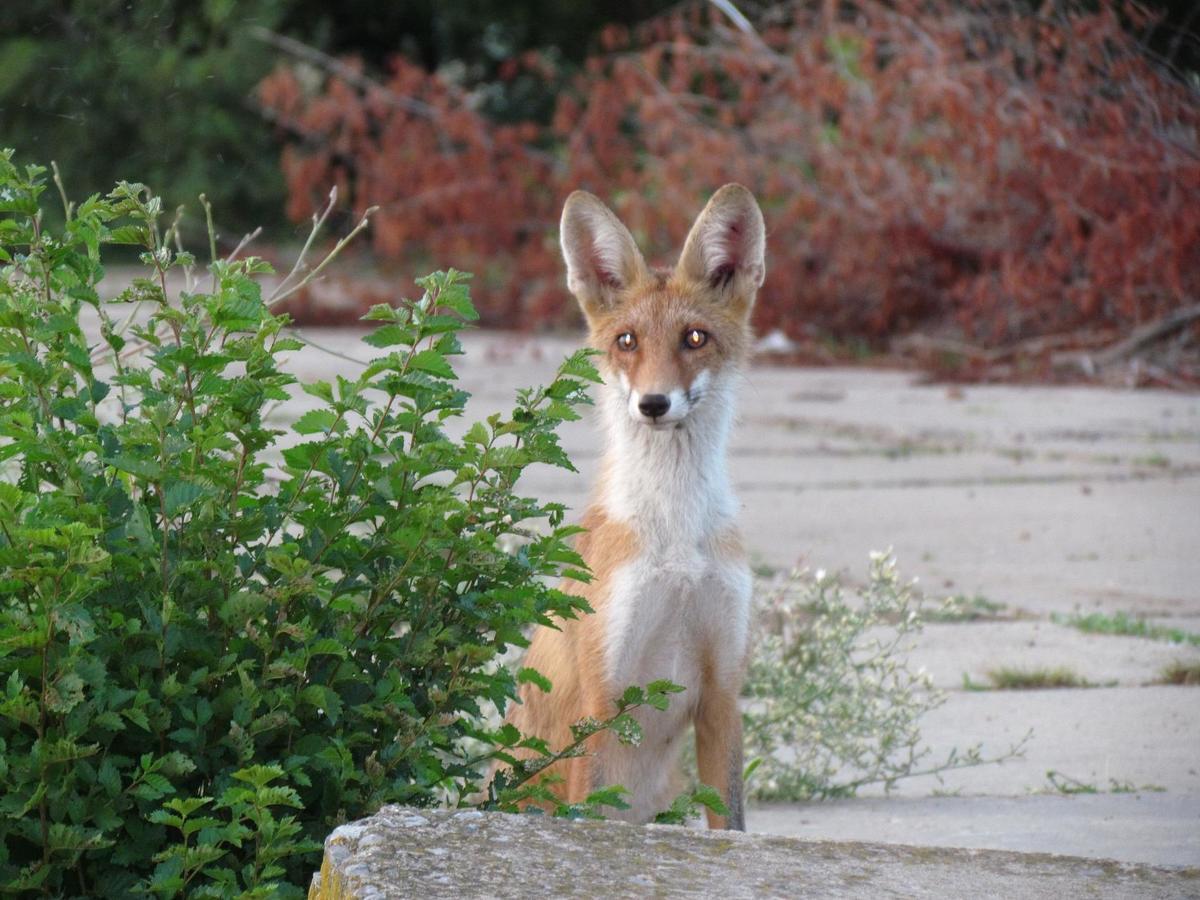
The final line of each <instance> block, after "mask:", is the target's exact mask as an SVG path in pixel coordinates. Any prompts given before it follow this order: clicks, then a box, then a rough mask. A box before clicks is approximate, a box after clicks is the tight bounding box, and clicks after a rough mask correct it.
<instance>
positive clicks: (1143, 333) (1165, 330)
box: [1092, 303, 1200, 369]
mask: <svg viewBox="0 0 1200 900" xmlns="http://www.w3.org/2000/svg"><path fill="white" fill-rule="evenodd" d="M1197 319H1200V303H1196V304H1193V305H1192V306H1185V307H1183V308H1182V309H1177V310H1175V311H1174V312H1171V313H1168V314H1167V315H1165V316H1163V317H1162V318H1161V319H1156V320H1155V321H1153V322H1147V323H1146V324H1145V325H1141V326H1139V327H1137V328H1135V329H1134V330H1133V333H1132V334H1131V335H1129V337H1127V338H1125V340H1123V341H1118V342H1117V343H1116V344H1113V345H1112V346H1111V347H1109V348H1108V349H1107V350H1102V351H1101V352H1099V353H1097V354H1096V355H1095V356H1093V357H1092V362H1093V363H1094V364H1095V365H1096V366H1097V367H1098V368H1101V369H1103V368H1105V367H1106V366H1111V365H1112V364H1113V363H1118V362H1121V361H1123V360H1126V359H1128V358H1129V357H1131V356H1133V355H1134V354H1135V353H1137V352H1138V351H1139V350H1141V349H1142V348H1143V347H1145V346H1146V345H1148V344H1153V343H1154V342H1155V341H1157V340H1161V339H1162V338H1164V337H1166V336H1167V335H1169V334H1173V333H1174V332H1176V331H1178V330H1179V329H1181V328H1183V327H1184V326H1186V325H1189V324H1191V323H1192V322H1194V321H1196V320H1197Z"/></svg>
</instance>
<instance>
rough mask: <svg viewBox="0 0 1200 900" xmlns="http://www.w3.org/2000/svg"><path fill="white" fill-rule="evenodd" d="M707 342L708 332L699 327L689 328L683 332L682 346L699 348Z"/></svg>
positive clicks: (693, 348)
mask: <svg viewBox="0 0 1200 900" xmlns="http://www.w3.org/2000/svg"><path fill="white" fill-rule="evenodd" d="M707 343H708V332H707V331H701V330H700V329H699V328H689V329H688V330H687V331H685V332H684V333H683V346H685V347H687V348H688V349H689V350H699V349H700V348H701V347H703V346H704V345H705V344H707Z"/></svg>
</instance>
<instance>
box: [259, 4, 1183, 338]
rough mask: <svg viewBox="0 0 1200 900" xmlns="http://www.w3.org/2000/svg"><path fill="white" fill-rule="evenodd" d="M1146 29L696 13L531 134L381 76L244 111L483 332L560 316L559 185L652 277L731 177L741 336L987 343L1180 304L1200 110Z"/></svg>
mask: <svg viewBox="0 0 1200 900" xmlns="http://www.w3.org/2000/svg"><path fill="white" fill-rule="evenodd" d="M1147 18H1148V14H1147V13H1145V12H1144V11H1143V10H1142V9H1141V8H1139V7H1137V6H1134V5H1130V4H1125V3H1120V4H1118V3H1115V2H1111V0H1101V2H1099V3H1095V2H1089V3H1088V4H1086V6H1085V5H1084V4H1081V3H1073V2H1066V3H1058V4H1047V5H1046V6H1045V7H1044V8H1043V10H1042V11H1041V12H1039V13H1037V14H1022V13H1020V12H1019V11H1017V9H1016V8H1015V7H1014V6H1013V5H1010V4H1007V3H997V2H990V0H988V2H984V0H974V2H966V3H964V2H960V0H897V2H894V3H888V4H883V3H875V2H868V0H848V2H845V0H844V2H833V0H827V2H824V3H822V4H814V3H798V4H790V5H784V6H779V7H773V8H772V10H771V11H770V12H769V13H768V14H767V15H766V16H765V17H764V18H763V19H761V20H760V21H758V22H757V23H756V29H757V30H756V31H755V32H743V31H740V30H738V29H737V28H735V27H734V26H733V25H732V24H731V22H730V21H729V20H728V19H726V18H725V17H724V16H723V14H722V13H721V12H719V11H718V10H717V9H716V8H715V7H714V6H710V5H708V4H704V3H698V4H696V5H693V6H685V7H680V8H678V9H677V10H676V11H675V12H673V13H671V14H669V15H667V16H664V17H661V18H658V19H655V20H652V21H651V22H649V23H647V24H645V25H644V26H642V27H640V28H638V29H637V30H636V31H634V32H632V33H625V32H622V31H620V30H618V29H615V28H614V29H610V30H609V31H608V32H606V33H605V34H604V35H603V40H602V48H603V49H602V52H600V53H598V54H597V55H595V56H593V57H592V58H591V59H589V60H588V62H587V64H586V67H585V71H584V73H583V74H582V75H581V76H580V77H579V78H578V80H577V81H576V83H575V84H574V86H573V88H572V89H571V90H570V91H567V92H564V93H562V94H561V95H560V96H559V100H558V106H557V110H556V112H555V114H554V118H553V121H552V122H551V123H550V124H549V125H538V124H535V123H522V124H518V125H497V124H494V123H493V122H491V121H489V120H488V119H487V118H485V117H484V116H483V115H481V114H480V113H478V112H476V111H475V109H474V106H473V98H472V97H471V95H470V94H468V93H464V92H463V91H462V90H460V89H458V88H456V87H455V86H454V85H452V84H450V83H447V82H446V81H445V80H444V79H442V78H440V77H439V76H438V75H437V74H430V73H428V72H425V71H424V70H422V69H420V68H418V67H416V66H414V65H412V64H411V63H408V62H406V61H404V60H403V59H397V60H395V62H394V64H393V69H392V73H391V76H390V78H389V79H388V80H387V81H386V83H378V82H371V81H368V80H367V79H365V78H362V77H354V78H351V79H347V78H345V77H342V76H339V75H336V74H332V73H330V72H327V73H325V74H324V75H323V76H322V77H321V78H320V79H319V80H318V81H316V82H314V81H313V80H312V79H311V78H310V79H309V80H308V82H307V84H308V85H309V86H308V87H307V88H306V87H305V86H303V83H302V81H301V79H300V77H298V75H297V72H296V70H295V69H293V68H290V67H283V68H280V69H279V70H277V71H276V72H275V73H274V74H273V75H272V76H271V77H269V78H268V79H267V80H266V81H265V82H263V84H262V85H261V86H260V94H259V97H260V101H261V103H262V104H263V105H264V107H266V108H267V109H268V110H269V111H270V113H271V114H272V116H273V117H274V118H276V120H277V121H279V122H281V123H284V125H285V127H287V128H288V129H289V131H290V133H291V134H292V135H293V136H295V139H294V140H292V141H291V143H290V144H289V146H288V147H287V149H286V151H285V153H284V170H285V173H286V176H287V179H288V183H289V186H290V193H291V202H290V206H289V212H290V214H291V215H293V216H295V217H297V218H300V217H304V216H307V215H309V214H311V212H312V211H313V210H314V209H315V208H316V207H317V206H318V205H320V204H321V203H322V202H323V201H324V198H325V196H326V193H327V191H328V187H329V185H330V184H332V183H337V184H338V185H339V186H340V187H341V190H342V194H341V195H342V196H343V197H349V198H352V201H351V202H352V203H353V205H354V207H355V208H356V209H357V210H361V209H362V208H365V207H367V206H369V205H376V204H378V205H380V206H381V207H382V208H381V211H380V213H379V215H378V217H377V218H376V220H375V224H374V229H373V232H372V234H373V241H374V247H375V249H376V250H377V251H378V253H380V254H382V255H384V256H386V257H391V258H400V259H404V260H405V261H406V262H408V263H411V264H413V265H416V266H420V265H426V266H428V265H437V266H447V265H454V266H456V267H459V268H464V269H469V270H471V271H474V272H475V273H476V277H477V281H476V285H475V288H474V293H475V296H476V298H477V300H478V302H479V303H480V305H481V306H482V308H483V312H484V315H485V320H486V321H489V322H491V323H496V324H505V325H524V326H530V325H538V324H541V323H545V322H552V321H555V320H557V319H559V318H560V317H562V316H564V315H570V314H571V310H572V305H571V304H569V303H568V302H567V300H566V294H565V289H564V286H563V276H562V269H561V264H560V262H559V259H558V250H557V243H556V230H557V217H558V212H559V209H560V208H561V202H562V200H563V198H564V197H565V196H566V194H567V193H569V192H570V191H571V190H572V189H574V188H577V187H583V188H587V189H589V190H592V191H594V192H595V193H597V194H599V195H600V196H601V197H603V198H605V199H606V200H607V201H609V202H610V204H611V205H612V206H613V207H614V209H615V210H616V211H617V212H618V213H619V214H620V215H621V217H622V218H623V219H624V221H625V222H627V223H628V224H629V225H630V228H631V229H632V230H633V231H634V233H635V235H636V236H637V238H638V239H639V242H640V243H641V244H642V245H643V246H644V247H645V248H647V249H648V251H649V256H651V257H657V258H658V259H659V261H662V262H667V261H670V260H669V258H668V255H669V254H671V253H673V252H677V249H678V247H679V246H680V245H681V243H682V240H683V238H684V236H685V233H686V230H687V228H688V226H689V225H690V223H691V221H692V219H693V217H694V216H695V214H696V211H697V210H698V209H699V206H700V205H701V204H702V203H703V201H704V200H705V198H706V196H707V195H708V194H709V192H711V191H712V190H713V189H714V188H716V187H717V186H719V185H721V184H723V183H725V182H727V181H740V182H742V183H743V184H746V185H747V186H748V187H750V188H751V189H752V190H753V191H754V192H755V193H756V194H757V196H758V197H759V198H760V201H761V203H762V206H763V212H764V214H765V216H766V219H767V224H768V230H769V243H768V277H767V281H766V284H765V285H764V287H763V291H762V294H761V299H760V303H759V307H758V312H757V324H758V325H759V327H760V329H767V328H773V327H778V328H782V329H783V330H784V331H786V332H787V333H788V334H790V335H792V336H793V337H806V336H808V337H811V336H812V335H813V334H828V335H834V336H841V337H846V336H850V335H859V336H867V337H871V338H875V337H881V336H884V335H891V334H896V333H903V332H906V331H911V330H913V329H914V328H917V327H918V326H920V327H929V326H930V325H931V324H937V325H939V326H945V325H946V324H947V323H953V324H954V325H955V326H956V328H957V329H958V330H959V331H960V332H961V334H962V335H964V336H965V337H967V338H968V339H970V340H972V341H974V342H976V343H978V344H983V345H986V346H989V347H996V346H1002V345H1004V344H1006V343H1011V342H1015V341H1022V340H1028V339H1029V338H1031V337H1035V336H1040V335H1053V334H1061V333H1065V332H1069V331H1073V330H1078V329H1087V330H1088V331H1089V332H1091V333H1096V332H1103V333H1112V334H1120V333H1123V332H1125V331H1128V330H1129V329H1131V328H1132V327H1134V326H1136V325H1137V324H1138V323H1141V322H1144V321H1147V320H1150V319H1154V318H1157V317H1160V316H1162V315H1164V314H1166V313H1167V312H1169V311H1171V310H1173V309H1177V308H1179V307H1181V306H1184V305H1186V304H1188V303H1195V302H1197V301H1198V300H1200V100H1198V95H1197V92H1196V90H1195V88H1194V86H1188V85H1187V84H1186V83H1185V82H1184V81H1183V80H1182V79H1180V78H1177V77H1175V76H1174V75H1173V74H1172V73H1170V72H1169V71H1168V70H1167V69H1166V68H1165V67H1163V66H1162V65H1160V64H1159V63H1156V62H1155V61H1153V60H1151V59H1150V58H1148V56H1147V55H1146V53H1145V52H1144V50H1143V48H1142V47H1141V46H1140V45H1139V43H1138V41H1137V39H1136V38H1135V37H1134V36H1133V34H1132V31H1131V30H1130V29H1129V27H1128V26H1129V25H1130V24H1131V23H1132V25H1133V26H1135V28H1136V26H1138V25H1143V24H1145V22H1146V21H1147ZM1122 23H1124V25H1125V26H1126V27H1123V24H1122ZM545 65H546V63H545V62H544V61H543V60H542V59H540V58H538V57H536V56H532V55H531V56H528V57H525V58H522V59H519V60H514V61H513V63H512V65H511V66H510V67H508V68H509V69H510V70H511V71H510V72H509V74H515V73H516V72H517V71H525V72H530V71H533V72H538V71H541V69H539V67H544V66H545ZM553 74H554V73H552V72H545V75H546V77H547V78H551V77H553ZM342 75H343V76H344V75H345V72H343V73H342Z"/></svg>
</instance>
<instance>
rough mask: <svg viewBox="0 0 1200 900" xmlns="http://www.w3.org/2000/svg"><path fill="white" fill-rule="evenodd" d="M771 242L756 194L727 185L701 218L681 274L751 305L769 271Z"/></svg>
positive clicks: (678, 269) (681, 260)
mask: <svg viewBox="0 0 1200 900" xmlns="http://www.w3.org/2000/svg"><path fill="white" fill-rule="evenodd" d="M766 243H767V240H766V227H765V226H764V225H763V217H762V211H761V210H760V209H759V208H758V203H757V202H756V201H755V199H754V195H753V194H751V193H750V192H749V191H748V190H746V188H744V187H742V186H741V185H740V184H727V185H725V186H724V187H723V188H721V189H720V190H719V191H717V192H716V193H715V194H713V196H712V199H711V200H709V201H708V205H707V206H705V207H704V211H703V212H701V213H700V215H699V216H698V217H697V218H696V223H695V224H694V225H693V226H692V230H691V232H690V233H689V234H688V238H687V242H686V243H685V244H684V245H683V253H682V254H681V255H680V257H679V265H678V266H677V267H676V272H678V273H679V274H680V275H682V276H684V277H685V278H687V279H688V280H690V281H692V282H695V283H699V284H705V285H707V286H708V287H709V288H711V289H712V290H713V291H715V292H716V293H717V294H718V296H720V297H722V298H728V299H737V300H740V301H741V302H742V303H745V304H746V306H747V307H749V305H750V304H751V303H752V302H753V301H754V294H755V292H756V291H757V290H758V289H759V287H760V286H761V285H762V283H763V278H764V277H765V276H766V273H767V264H766Z"/></svg>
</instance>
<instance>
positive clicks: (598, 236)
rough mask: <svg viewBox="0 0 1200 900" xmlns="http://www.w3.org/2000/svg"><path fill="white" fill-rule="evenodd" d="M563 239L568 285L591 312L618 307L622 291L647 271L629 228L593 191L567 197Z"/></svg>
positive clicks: (562, 230)
mask: <svg viewBox="0 0 1200 900" xmlns="http://www.w3.org/2000/svg"><path fill="white" fill-rule="evenodd" d="M559 239H560V241H561V243H562V252H563V259H564V260H565V261H566V263H567V287H568V288H569V289H570V291H571V293H572V294H574V295H575V299H576V300H578V301H579V305H580V306H582V307H583V311H584V314H585V315H587V316H589V317H590V316H593V315H595V314H597V313H602V312H604V311H605V310H608V309H612V308H613V307H615V306H616V305H617V302H618V297H619V295H620V294H621V293H622V292H623V291H625V290H627V289H628V288H630V287H632V286H633V285H634V284H636V283H637V282H638V281H640V280H641V279H642V277H643V276H644V275H645V273H646V263H645V260H643V259H642V254H641V253H640V252H639V251H638V248H637V244H635V243H634V241H633V235H631V234H630V233H629V229H628V228H626V227H625V226H624V225H623V224H621V220H620V219H618V218H617V217H616V215H615V214H614V213H613V211H612V210H611V209H609V208H608V207H607V206H605V205H604V204H603V203H601V202H600V200H599V199H597V198H596V197H595V196H593V195H592V194H589V193H588V192H587V191H575V192H574V193H573V194H571V196H570V197H568V198H567V202H566V203H565V204H564V205H563V213H562V224H561V226H560V229H559Z"/></svg>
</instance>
